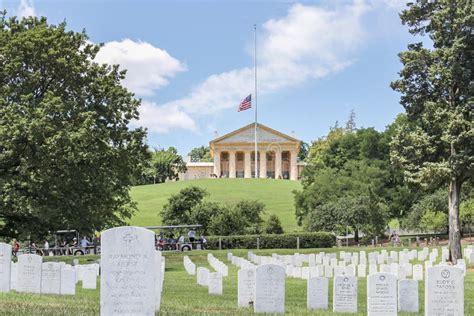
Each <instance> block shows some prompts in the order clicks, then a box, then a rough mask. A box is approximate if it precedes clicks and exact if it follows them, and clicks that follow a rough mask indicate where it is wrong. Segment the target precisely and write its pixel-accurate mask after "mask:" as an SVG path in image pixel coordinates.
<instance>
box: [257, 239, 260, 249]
mask: <svg viewBox="0 0 474 316" xmlns="http://www.w3.org/2000/svg"><path fill="white" fill-rule="evenodd" d="M259 249H260V237H257V250H259Z"/></svg>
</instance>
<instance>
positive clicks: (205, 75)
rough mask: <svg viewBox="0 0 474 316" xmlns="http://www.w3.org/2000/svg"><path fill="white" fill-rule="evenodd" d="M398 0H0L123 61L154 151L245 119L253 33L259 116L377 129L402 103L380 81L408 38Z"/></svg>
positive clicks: (308, 130)
mask: <svg viewBox="0 0 474 316" xmlns="http://www.w3.org/2000/svg"><path fill="white" fill-rule="evenodd" d="M403 2H404V1H402V0H400V1H398V0H373V1H370V0H350V1H349V0H348V1H337V0H335V1H334V0H333V1H329V0H322V1H303V2H296V1H156V0H155V1H153V0H149V1H143V0H138V1H137V0H135V1H131V0H130V1H124V0H115V1H112V0H108V1H99V0H80V1H79V0H78V1H72V0H68V1H59V0H49V1H40V0H36V1H32V0H21V1H16V0H15V1H14V0H3V1H2V0H0V8H1V7H3V8H6V9H7V11H8V12H9V13H10V14H11V15H13V14H15V15H20V16H25V15H38V16H40V15H44V16H47V17H48V19H49V21H50V22H51V23H54V24H57V23H59V22H61V21H63V20H66V21H67V23H68V27H69V28H70V29H73V30H76V31H81V30H82V29H85V30H86V32H87V34H88V35H89V37H90V40H91V41H92V42H95V43H104V44H105V46H104V47H103V49H102V51H101V52H100V53H99V55H98V57H97V60H98V61H99V62H108V63H119V64H121V65H122V66H123V67H124V68H127V69H128V72H129V76H128V78H127V79H126V80H125V81H124V85H126V86H127V87H128V88H129V89H130V90H132V91H133V92H135V94H136V95H137V97H140V98H141V99H142V109H141V111H140V112H141V119H140V121H138V122H134V124H135V125H142V126H145V127H147V128H148V129H149V135H148V143H149V144H150V146H152V147H168V146H175V147H177V148H178V150H179V152H180V153H181V154H182V155H186V154H187V153H188V152H189V151H190V149H191V148H193V147H196V146H200V145H206V144H208V142H209V140H211V139H212V138H213V137H214V132H215V131H217V132H218V134H219V135H223V134H225V133H227V132H230V131H232V130H234V129H237V128H239V127H242V126H243V125H246V124H248V123H251V122H253V115H254V113H253V110H248V111H246V112H242V113H237V111H236V108H237V106H238V104H239V102H240V101H241V99H243V98H245V97H246V96H247V95H248V94H249V93H253V49H254V45H253V40H254V37H253V36H254V32H253V24H254V23H255V24H256V25H257V29H258V45H257V48H258V54H257V56H258V61H259V62H258V65H259V67H258V69H259V82H258V84H259V91H260V92H259V94H258V110H259V121H260V122H261V123H263V124H265V125H268V126H270V127H272V128H274V129H277V130H279V131H282V132H284V133H291V132H292V131H294V133H295V135H296V136H297V137H298V138H300V139H301V140H303V141H306V142H310V141H311V140H314V139H316V138H318V137H321V136H324V135H325V134H327V131H328V129H329V126H332V125H333V124H334V122H335V121H339V122H340V123H343V122H345V121H346V119H347V117H348V115H349V112H350V111H351V110H352V109H354V110H355V112H356V117H357V125H358V126H363V127H375V128H377V129H378V130H382V129H384V128H385V126H386V125H387V124H389V123H390V122H392V120H393V119H394V118H395V116H396V115H397V114H398V113H400V112H402V111H403V108H402V107H401V106H400V105H399V102H398V101H399V95H398V94H397V93H395V92H394V91H392V90H391V89H390V87H389V84H390V81H392V80H394V79H396V78H397V72H398V71H399V70H400V68H401V64H400V62H399V60H398V57H397V54H398V53H399V52H400V51H402V50H405V49H406V46H407V44H408V43H410V42H413V41H415V39H414V38H413V37H412V36H411V35H409V34H408V32H407V29H406V27H405V26H403V25H402V24H401V23H400V19H399V17H398V12H399V11H400V9H401V8H403Z"/></svg>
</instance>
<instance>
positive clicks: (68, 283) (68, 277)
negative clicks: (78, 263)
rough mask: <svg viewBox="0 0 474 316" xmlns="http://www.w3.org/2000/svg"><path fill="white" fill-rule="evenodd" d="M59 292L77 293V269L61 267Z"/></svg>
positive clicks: (66, 293)
mask: <svg viewBox="0 0 474 316" xmlns="http://www.w3.org/2000/svg"><path fill="white" fill-rule="evenodd" d="M59 292H60V294H63V295H75V294H76V270H74V269H72V268H69V267H64V268H62V269H61V287H60V289H59Z"/></svg>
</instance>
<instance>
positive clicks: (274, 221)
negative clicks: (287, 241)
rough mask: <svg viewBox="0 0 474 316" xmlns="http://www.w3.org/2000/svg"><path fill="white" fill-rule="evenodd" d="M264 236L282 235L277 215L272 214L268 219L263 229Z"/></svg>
mask: <svg viewBox="0 0 474 316" xmlns="http://www.w3.org/2000/svg"><path fill="white" fill-rule="evenodd" d="M263 231H264V232H265V234H283V233H284V232H283V227H282V226H281V222H280V219H279V218H278V216H277V215H275V214H272V215H270V216H269V217H268V219H267V221H266V222H265V227H264V229H263Z"/></svg>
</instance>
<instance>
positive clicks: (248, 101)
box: [237, 94, 252, 112]
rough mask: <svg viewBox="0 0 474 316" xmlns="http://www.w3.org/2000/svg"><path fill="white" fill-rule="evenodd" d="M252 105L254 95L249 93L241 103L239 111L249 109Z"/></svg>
mask: <svg viewBox="0 0 474 316" xmlns="http://www.w3.org/2000/svg"><path fill="white" fill-rule="evenodd" d="M251 107H252V95H251V94H249V96H248V97H246V98H245V99H244V100H243V101H242V102H240V104H239V109H238V110H237V112H241V111H245V110H248V109H250V108H251Z"/></svg>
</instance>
